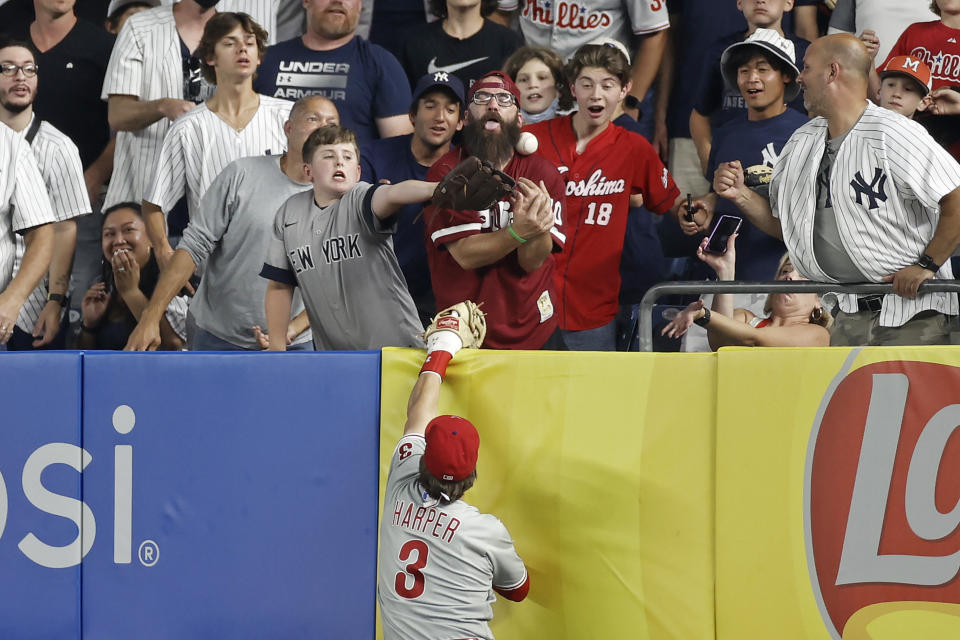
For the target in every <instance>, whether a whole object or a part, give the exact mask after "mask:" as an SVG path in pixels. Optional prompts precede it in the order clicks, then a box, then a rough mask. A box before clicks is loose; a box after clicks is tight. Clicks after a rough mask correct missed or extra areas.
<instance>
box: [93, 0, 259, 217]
mask: <svg viewBox="0 0 960 640" xmlns="http://www.w3.org/2000/svg"><path fill="white" fill-rule="evenodd" d="M276 3H277V0H223V2H222V3H220V4H219V5H218V8H219V9H220V10H221V11H244V12H245V13H249V14H250V15H251V16H252V17H253V19H254V20H256V21H257V22H258V23H260V24H261V26H263V27H264V28H265V29H267V31H268V33H269V32H272V31H273V30H274V29H273V25H275V23H276V7H275V5H276ZM271 7H272V10H268V9H270V8H271ZM264 16H266V17H267V18H269V19H266V24H264V23H261V22H260V19H261V18H262V17H264ZM270 16H272V18H270ZM268 25H269V26H268ZM111 95H129V96H136V97H137V98H138V99H139V100H141V101H148V100H159V99H160V98H176V99H178V100H182V99H184V97H183V59H182V55H181V53H180V35H179V33H177V24H176V21H175V20H174V17H173V5H166V6H160V7H155V8H153V9H148V10H146V11H141V12H139V13H135V14H133V15H132V16H130V18H129V19H128V20H127V22H126V23H125V24H124V25H123V28H122V29H121V30H120V34H119V35H118V36H117V42H116V44H114V46H113V53H112V54H111V55H110V63H109V65H107V73H106V77H105V78H104V82H103V91H102V92H101V95H100V98H101V99H103V100H107V99H109V97H110V96H111ZM207 97H209V95H203V94H202V95H201V96H200V98H201V99H204V98H207ZM169 128H170V121H169V120H167V119H166V118H160V119H159V120H157V121H156V122H154V123H153V124H151V125H148V126H146V127H144V128H143V129H141V130H139V131H119V132H117V145H116V151H115V152H114V156H113V176H112V177H111V179H110V186H109V188H108V189H107V196H106V200H105V202H104V208H106V207H109V206H111V205H114V204H117V203H119V202H126V201H133V202H139V201H140V200H142V199H143V194H144V192H145V191H146V189H147V187H148V186H149V185H150V178H151V176H152V175H153V174H154V173H155V169H156V166H157V161H158V159H159V155H160V146H161V144H162V142H163V138H164V136H165V135H166V133H167V130H168V129H169Z"/></svg>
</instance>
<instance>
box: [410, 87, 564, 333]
mask: <svg viewBox="0 0 960 640" xmlns="http://www.w3.org/2000/svg"><path fill="white" fill-rule="evenodd" d="M467 102H468V105H469V106H468V107H467V113H466V116H465V122H464V127H463V132H462V140H463V146H462V147H460V148H457V149H453V150H451V151H450V152H449V153H447V154H446V155H445V156H443V157H442V158H440V159H439V160H437V161H436V162H435V163H434V165H433V166H432V167H430V171H429V172H427V180H438V179H440V178H442V177H444V176H446V175H447V173H448V172H450V171H451V170H452V169H453V168H454V167H455V166H456V165H457V164H458V163H459V162H460V161H461V160H462V159H463V158H464V157H467V156H476V157H477V158H480V159H481V160H484V161H487V162H489V163H491V164H492V165H493V166H495V167H497V168H498V169H501V170H502V171H503V172H504V173H506V174H508V175H509V176H511V177H512V178H514V179H516V180H517V182H518V184H519V185H520V190H521V192H524V193H526V195H525V196H524V197H523V198H521V199H507V198H504V199H502V200H501V201H500V202H497V203H496V206H494V207H490V208H489V209H486V208H482V209H478V210H470V209H464V210H455V209H450V208H438V207H435V206H429V207H427V208H426V209H425V210H424V218H425V219H426V221H427V228H426V240H427V259H428V261H429V263H430V277H431V280H432V282H433V292H434V295H435V296H436V300H437V307H438V308H441V309H442V308H444V307H448V306H450V305H452V304H456V303H457V302H460V301H461V300H464V299H470V300H475V301H477V302H478V303H482V304H483V306H484V311H485V312H486V313H487V320H488V329H489V333H488V336H487V342H486V345H487V346H488V347H492V348H494V349H564V348H565V347H564V345H563V339H562V337H561V336H560V332H559V330H558V329H557V317H556V314H555V312H554V301H555V299H556V292H555V290H554V284H553V272H554V264H555V263H554V254H555V253H557V252H559V251H561V250H562V249H563V246H564V241H565V240H566V236H565V235H564V219H565V217H564V202H563V200H564V198H563V180H562V179H561V177H560V174H559V173H558V172H557V170H556V168H555V167H554V166H553V165H552V164H551V163H550V162H548V161H547V160H545V159H544V158H543V157H541V156H539V155H537V154H533V155H521V154H519V153H515V152H514V148H515V146H516V144H517V141H518V140H519V138H520V127H521V126H522V124H523V117H522V116H521V115H520V107H519V105H520V90H519V89H517V86H516V85H515V84H514V83H513V81H512V80H511V79H510V77H509V76H507V75H506V74H504V73H501V72H499V71H495V72H493V73H488V74H487V75H485V76H484V77H482V78H480V80H478V81H477V82H475V83H474V84H473V86H472V87H471V88H470V91H469V93H468V94H467ZM535 192H536V193H535Z"/></svg>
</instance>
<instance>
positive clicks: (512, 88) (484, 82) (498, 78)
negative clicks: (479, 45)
mask: <svg viewBox="0 0 960 640" xmlns="http://www.w3.org/2000/svg"><path fill="white" fill-rule="evenodd" d="M477 89H506V90H507V91H509V92H510V93H511V94H513V97H514V98H516V99H517V105H519V104H520V89H517V85H515V84H514V83H513V80H511V79H510V76H508V75H507V74H505V73H504V72H503V71H491V72H490V73H488V74H486V75H485V76H483V77H481V78H480V79H478V80H477V81H476V82H474V83H473V84H472V85H471V86H470V91H468V92H467V102H472V101H473V94H475V93H476V92H477Z"/></svg>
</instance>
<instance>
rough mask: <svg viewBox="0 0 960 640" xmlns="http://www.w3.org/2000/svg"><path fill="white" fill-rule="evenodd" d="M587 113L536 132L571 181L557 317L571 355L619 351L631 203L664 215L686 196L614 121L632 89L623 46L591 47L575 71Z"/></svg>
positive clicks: (579, 56)
mask: <svg viewBox="0 0 960 640" xmlns="http://www.w3.org/2000/svg"><path fill="white" fill-rule="evenodd" d="M567 77H568V78H569V79H570V82H571V90H572V91H573V96H574V98H575V99H576V101H577V105H578V107H579V110H578V111H576V112H575V113H574V114H571V115H568V116H563V117H560V118H555V119H553V120H548V121H546V122H541V123H537V124H535V125H531V126H530V127H528V130H529V131H530V133H532V134H534V135H535V136H537V138H538V140H539V143H540V144H539V148H540V154H541V155H543V156H544V157H546V158H547V159H548V160H550V161H551V162H553V163H554V164H555V165H556V166H557V167H558V169H559V170H560V172H561V174H562V175H563V177H564V179H565V180H566V183H567V184H566V206H567V217H568V219H567V231H566V233H567V236H568V242H567V247H569V248H568V249H567V250H565V251H564V252H563V253H561V254H559V255H558V256H557V271H556V278H555V281H556V289H557V293H558V298H557V315H558V317H559V322H560V328H561V329H562V330H563V332H564V334H563V337H564V342H566V344H567V347H569V348H570V349H580V350H596V351H612V350H613V349H614V348H615V338H616V329H615V322H614V320H615V318H616V315H617V312H618V311H619V304H618V294H619V291H620V272H619V266H620V257H621V253H622V251H623V243H624V233H625V231H626V227H627V213H628V210H629V208H630V196H631V195H632V194H635V193H641V194H643V203H644V206H645V207H646V208H647V209H649V210H650V211H652V212H654V213H657V214H664V213H666V212H668V211H670V210H671V208H673V207H674V205H675V204H676V203H678V202H679V201H680V192H679V190H678V189H677V187H676V185H675V184H674V182H673V178H672V177H671V176H670V174H669V172H668V171H667V169H666V168H665V167H664V166H663V163H662V162H661V161H660V158H659V157H658V156H657V153H656V151H654V149H653V147H651V146H650V143H648V142H647V141H646V140H645V139H644V138H643V137H642V136H640V135H638V134H635V133H632V132H630V131H627V130H626V129H623V128H621V127H618V126H617V125H614V124H613V123H612V122H611V118H612V117H613V114H614V112H615V111H616V108H617V105H619V104H620V102H621V101H622V100H623V98H624V97H625V96H626V95H627V92H628V91H629V90H630V64H629V62H628V61H627V59H626V57H625V56H624V54H623V52H622V51H621V50H620V49H618V48H617V47H611V46H605V45H595V44H591V45H585V46H583V47H581V48H580V49H579V50H578V51H577V53H576V54H574V56H573V58H572V59H571V60H570V62H569V63H568V65H567Z"/></svg>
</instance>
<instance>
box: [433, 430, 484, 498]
mask: <svg viewBox="0 0 960 640" xmlns="http://www.w3.org/2000/svg"><path fill="white" fill-rule="evenodd" d="M424 436H425V437H426V439H427V450H426V451H425V452H424V453H423V463H424V465H425V466H426V467H427V471H429V472H430V473H432V474H433V475H435V476H436V477H437V478H440V479H441V480H446V481H453V482H459V481H460V480H463V479H464V478H466V477H467V476H469V475H470V474H471V473H473V470H474V469H476V468H477V452H478V451H479V449H480V435H479V434H478V433H477V429H476V427H474V426H473V425H472V424H470V421H469V420H466V419H464V418H461V417H459V416H437V417H436V418H434V419H433V420H431V421H430V423H429V424H427V430H426V432H425V433H424Z"/></svg>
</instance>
